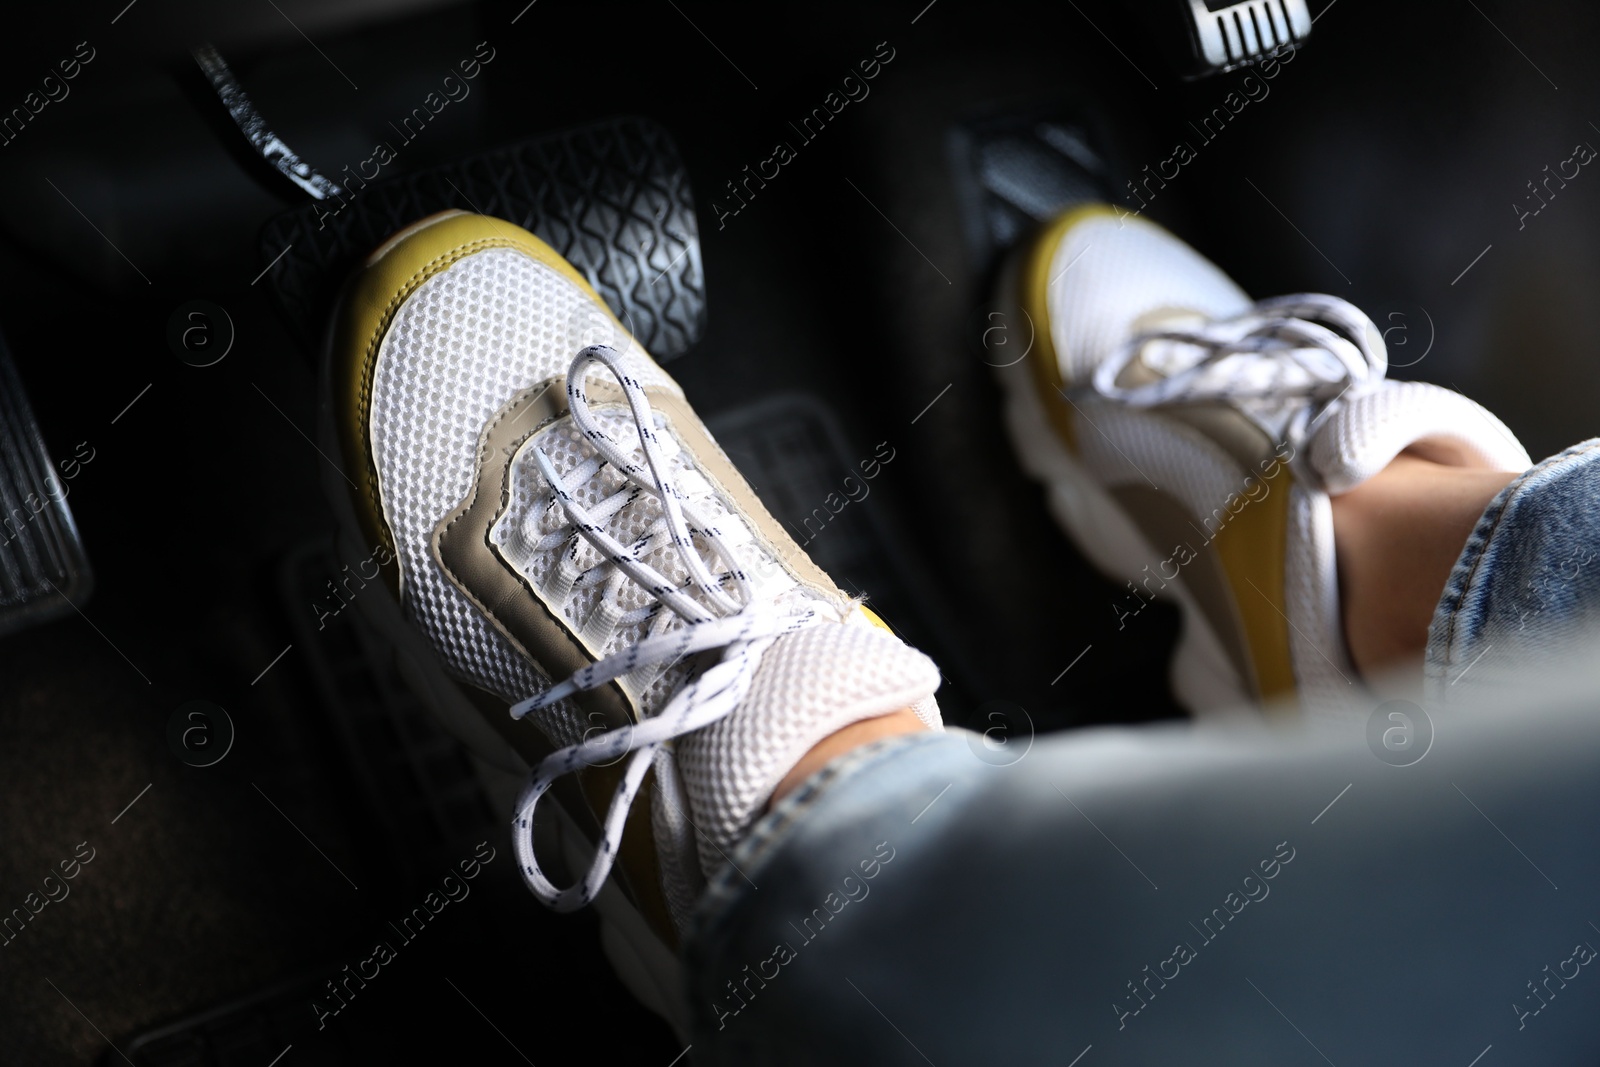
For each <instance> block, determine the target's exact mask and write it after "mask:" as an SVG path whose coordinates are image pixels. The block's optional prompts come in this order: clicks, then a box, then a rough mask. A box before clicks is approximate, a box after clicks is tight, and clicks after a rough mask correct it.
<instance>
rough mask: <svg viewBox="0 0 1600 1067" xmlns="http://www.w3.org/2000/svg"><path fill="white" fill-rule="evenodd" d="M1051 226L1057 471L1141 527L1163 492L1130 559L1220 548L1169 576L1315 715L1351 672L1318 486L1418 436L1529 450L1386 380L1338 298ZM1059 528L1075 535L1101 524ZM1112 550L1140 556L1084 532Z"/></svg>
mask: <svg viewBox="0 0 1600 1067" xmlns="http://www.w3.org/2000/svg"><path fill="white" fill-rule="evenodd" d="M1050 239H1053V240H1055V242H1056V243H1055V244H1054V246H1053V248H1051V249H1049V255H1048V260H1041V261H1040V262H1041V263H1047V264H1048V266H1047V269H1048V272H1049V275H1048V280H1047V282H1046V284H1045V286H1044V292H1045V299H1046V302H1047V306H1046V309H1045V312H1044V313H1045V314H1046V316H1047V318H1048V323H1049V336H1050V341H1051V344H1052V346H1053V348H1054V353H1053V366H1052V367H1051V368H1049V369H1050V370H1051V371H1052V372H1053V374H1052V375H1047V376H1045V378H1044V380H1043V383H1042V384H1043V386H1044V387H1043V388H1042V389H1041V390H1040V393H1041V400H1042V401H1043V402H1044V403H1045V404H1046V405H1047V406H1048V407H1049V408H1051V409H1052V411H1053V413H1054V414H1055V417H1056V422H1057V425H1058V426H1066V427H1067V428H1068V430H1069V431H1070V432H1069V433H1068V435H1067V440H1066V442H1065V443H1066V444H1067V445H1068V446H1069V448H1070V451H1071V453H1072V456H1073V457H1074V458H1073V461H1072V462H1071V463H1070V464H1068V465H1067V468H1064V469H1070V470H1072V471H1076V472H1081V474H1082V476H1084V477H1087V478H1089V479H1091V480H1092V481H1093V482H1095V483H1097V484H1098V485H1100V486H1102V487H1104V488H1105V489H1108V490H1109V491H1110V492H1111V493H1112V494H1113V496H1114V497H1115V498H1116V500H1117V502H1118V506H1120V507H1122V508H1123V509H1124V510H1125V511H1127V512H1128V513H1129V514H1132V515H1133V516H1134V521H1135V523H1136V525H1141V526H1142V528H1143V530H1144V533H1145V534H1146V536H1147V537H1150V538H1156V537H1157V536H1158V535H1156V534H1155V533H1153V532H1152V531H1153V530H1154V529H1155V528H1156V527H1158V526H1160V527H1161V529H1162V531H1163V533H1164V534H1166V535H1168V536H1169V537H1170V536H1171V531H1172V529H1173V528H1174V524H1173V523H1171V522H1167V523H1166V524H1165V525H1164V526H1162V525H1161V524H1160V523H1158V522H1155V521H1154V520H1153V519H1152V515H1153V514H1155V513H1157V512H1159V511H1161V508H1160V507H1157V506H1152V505H1151V504H1150V498H1151V497H1161V498H1164V499H1168V500H1171V501H1174V502H1175V503H1176V505H1177V507H1178V509H1179V510H1178V514H1179V515H1180V517H1181V518H1182V520H1183V521H1181V522H1179V523H1177V524H1176V526H1177V527H1178V528H1179V535H1181V536H1182V538H1183V541H1182V542H1181V544H1180V545H1179V546H1178V547H1177V549H1176V550H1174V548H1173V546H1172V545H1170V543H1166V542H1162V541H1160V540H1153V542H1152V543H1148V544H1145V545H1142V546H1141V547H1140V548H1139V549H1136V550H1135V551H1136V552H1139V551H1142V552H1143V553H1144V554H1145V555H1148V556H1149V557H1150V558H1149V559H1148V560H1146V561H1145V562H1146V563H1147V564H1148V567H1147V570H1146V573H1147V574H1148V573H1149V572H1150V571H1153V570H1156V569H1157V568H1159V567H1162V566H1166V567H1167V568H1168V569H1172V568H1173V567H1174V566H1176V569H1177V570H1178V571H1181V570H1182V568H1183V567H1184V566H1187V565H1188V563H1189V560H1190V559H1192V558H1194V557H1195V556H1200V555H1204V554H1206V553H1210V555H1208V556H1207V557H1206V558H1207V559H1212V560H1218V559H1220V565H1219V566H1218V570H1219V571H1220V572H1222V574H1223V578H1224V579H1225V581H1224V582H1222V583H1220V584H1213V585H1211V586H1207V585H1206V583H1205V582H1203V581H1200V580H1199V579H1200V577H1201V576H1200V575H1199V574H1198V573H1197V572H1198V571H1199V570H1200V569H1201V568H1200V567H1195V568H1192V569H1191V570H1190V572H1189V574H1188V575H1187V576H1186V577H1185V578H1181V579H1178V580H1180V581H1187V583H1188V585H1189V586H1190V587H1192V588H1191V592H1190V593H1186V594H1185V595H1192V596H1194V598H1195V599H1196V600H1198V601H1200V602H1201V603H1200V609H1201V610H1202V611H1204V612H1205V613H1206V614H1207V616H1208V617H1209V619H1210V621H1211V624H1212V625H1213V626H1214V627H1215V628H1216V629H1217V630H1218V631H1227V630H1229V629H1232V630H1234V631H1236V632H1238V633H1239V634H1240V635H1241V636H1240V637H1238V638H1237V639H1236V640H1235V641H1233V642H1232V643H1231V644H1230V643H1229V642H1228V641H1227V640H1224V641H1223V642H1222V643H1223V645H1225V646H1227V647H1231V648H1232V649H1233V650H1234V670H1235V671H1236V673H1237V674H1238V675H1239V676H1240V679H1241V681H1242V682H1243V683H1244V691H1245V692H1247V693H1248V692H1250V691H1251V690H1252V689H1253V691H1254V696H1256V697H1271V696H1274V695H1286V694H1287V693H1290V692H1295V693H1297V694H1298V696H1299V698H1300V703H1301V707H1302V710H1303V711H1307V712H1313V713H1314V712H1316V711H1318V710H1319V709H1320V708H1325V707H1332V706H1336V705H1337V704H1338V703H1339V701H1340V699H1341V698H1342V697H1343V696H1344V695H1345V694H1348V693H1349V692H1350V690H1351V689H1352V688H1353V684H1354V683H1353V679H1354V677H1355V671H1354V669H1353V667H1351V665H1350V664H1349V661H1348V656H1347V655H1346V653H1345V650H1344V642H1343V638H1342V630H1341V626H1340V621H1339V611H1338V590H1337V574H1336V570H1335V562H1334V555H1333V526H1332V512H1331V508H1330V506H1329V502H1328V501H1329V495H1330V494H1337V493H1341V492H1346V491H1348V490H1349V489H1351V488H1354V487H1355V486H1356V485H1359V484H1360V483H1361V482H1362V481H1364V480H1365V479H1366V478H1369V477H1371V476H1372V475H1373V474H1375V473H1377V472H1378V471H1379V470H1381V469H1382V468H1383V467H1384V466H1385V465H1387V463H1388V462H1389V461H1390V460H1391V459H1393V458H1394V456H1395V455H1396V454H1398V453H1399V452H1400V451H1401V450H1402V449H1404V448H1406V447H1407V446H1409V445H1411V444H1413V443H1415V442H1417V441H1419V440H1422V439H1424V438H1438V439H1449V440H1451V441H1452V442H1454V443H1455V444H1457V445H1458V446H1460V450H1461V452H1462V453H1463V454H1464V455H1465V456H1467V457H1468V458H1470V459H1472V460H1474V461H1477V462H1482V463H1485V464H1488V465H1490V466H1494V467H1499V468H1502V469H1508V470H1519V469H1523V468H1524V467H1526V466H1527V463H1528V459H1527V455H1526V453H1525V452H1524V451H1523V450H1522V448H1521V446H1520V445H1519V444H1517V442H1516V440H1515V438H1514V437H1512V435H1511V434H1510V432H1509V430H1507V429H1506V428H1505V426H1504V425H1503V424H1502V423H1500V421H1499V420H1498V419H1495V418H1494V417H1493V416H1492V415H1490V414H1489V413H1488V412H1487V411H1484V410H1483V409H1482V408H1481V407H1479V406H1478V405H1477V404H1474V403H1473V402H1472V401H1470V400H1468V399H1466V398H1465V397H1462V396H1460V395H1459V394H1456V393H1453V392H1450V391H1448V390H1445V389H1440V388H1438V387H1436V386H1432V385H1427V384H1423V383H1399V382H1390V381H1387V380H1385V377H1384V375H1385V373H1386V369H1387V365H1386V360H1385V357H1384V352H1383V341H1382V338H1381V336H1380V335H1379V333H1378V331H1377V329H1376V327H1374V326H1373V325H1372V324H1371V322H1370V320H1368V319H1367V317H1366V316H1365V315H1363V314H1361V313H1360V312H1359V311H1358V310H1356V309H1355V308H1353V307H1352V306H1351V305H1349V304H1348V303H1346V302H1344V301H1342V300H1339V299H1338V298H1335V297H1321V296H1303V297H1284V298H1279V299H1278V300H1274V301H1263V302H1260V303H1253V302H1252V301H1251V300H1250V299H1249V297H1248V296H1247V295H1246V294H1245V293H1244V292H1243V291H1242V290H1241V289H1239V287H1238V286H1237V285H1235V284H1234V283H1233V282H1232V281H1230V280H1229V279H1228V278H1227V276H1226V275H1224V274H1223V273H1222V272H1221V271H1220V270H1219V269H1218V268H1216V267H1215V266H1214V265H1212V264H1211V263H1210V262H1208V261H1207V260H1205V259H1204V258H1203V257H1201V256H1200V255H1199V254H1198V253H1196V252H1195V251H1194V250H1192V249H1190V248H1189V247H1188V246H1187V245H1185V244H1184V243H1183V242H1181V241H1179V240H1178V239H1177V238H1175V237H1173V236H1172V235H1171V234H1169V233H1168V232H1166V231H1165V230H1163V229H1161V228H1160V227H1158V226H1156V225H1154V224H1152V223H1149V222H1147V221H1145V220H1143V219H1137V218H1118V217H1117V216H1116V215H1115V214H1114V213H1113V212H1112V211H1111V210H1109V209H1096V208H1090V209H1087V210H1080V212H1078V213H1076V214H1075V215H1073V216H1069V217H1068V218H1067V219H1064V220H1063V221H1062V222H1061V223H1060V224H1058V228H1057V229H1056V230H1055V231H1054V233H1053V234H1052V235H1051V238H1050ZM1051 393H1054V394H1056V395H1050V394H1051ZM1291 472H1292V473H1291ZM1146 490H1148V492H1146ZM1074 525H1075V527H1076V528H1075V529H1074V530H1073V532H1074V533H1075V535H1076V536H1078V537H1079V539H1080V540H1088V541H1093V540H1095V539H1096V538H1101V539H1103V538H1105V537H1106V536H1108V532H1107V531H1098V532H1097V531H1096V530H1094V529H1093V528H1092V524H1091V523H1086V522H1084V521H1081V520H1080V521H1078V522H1076V523H1075V524H1074ZM1182 527H1187V530H1183V529H1182ZM1174 551H1176V552H1177V554H1178V557H1179V562H1178V564H1176V565H1174V564H1173V563H1172V559H1173V554H1174ZM1090 554H1091V555H1092V556H1093V555H1096V552H1095V550H1094V548H1093V547H1091V549H1090ZM1113 555H1118V556H1119V557H1120V558H1119V562H1120V563H1122V564H1123V566H1122V569H1124V570H1129V569H1131V570H1132V571H1137V570H1138V569H1139V564H1138V563H1137V562H1134V561H1133V560H1132V559H1131V557H1130V556H1129V555H1128V554H1127V551H1126V550H1125V549H1124V550H1123V551H1121V552H1120V553H1118V552H1114V551H1111V550H1108V549H1106V548H1105V547H1104V546H1101V550H1100V552H1099V554H1098V558H1100V559H1101V560H1106V559H1109V558H1110V557H1111V556H1113ZM1204 565H1205V564H1202V565H1201V567H1203V566H1204ZM1161 573H1162V574H1163V576H1164V578H1166V579H1174V578H1177V577H1178V576H1177V574H1175V573H1173V574H1169V573H1167V572H1166V571H1165V570H1163V571H1161ZM1134 580H1135V581H1137V580H1138V579H1137V578H1135V579H1134ZM1132 584H1133V583H1132V582H1130V587H1131V586H1132ZM1159 584H1160V585H1161V586H1163V587H1164V586H1165V581H1163V582H1161V583H1159ZM1193 590H1202V592H1199V593H1195V592H1193ZM1204 590H1209V591H1204ZM1144 591H1145V593H1146V594H1147V595H1149V594H1150V593H1151V592H1152V590H1151V588H1150V583H1149V581H1148V578H1147V579H1146V581H1145V583H1144ZM1136 592H1137V590H1136ZM1221 601H1226V603H1222V602H1221ZM1224 637H1225V638H1226V634H1224Z"/></svg>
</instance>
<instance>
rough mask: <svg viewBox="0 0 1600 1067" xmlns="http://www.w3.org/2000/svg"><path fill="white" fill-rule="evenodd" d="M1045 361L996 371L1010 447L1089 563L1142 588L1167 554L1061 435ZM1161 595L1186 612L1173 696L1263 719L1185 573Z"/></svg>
mask: <svg viewBox="0 0 1600 1067" xmlns="http://www.w3.org/2000/svg"><path fill="white" fill-rule="evenodd" d="M1014 277H1015V274H1014V269H1008V270H1007V271H1006V273H1005V275H1004V276H1003V277H1002V279H1001V282H1000V297H999V301H998V303H997V306H1000V307H1014V306H1016V305H1017V300H1016V298H1015V291H1016V286H1015V283H1014ZM1047 328H1048V326H1047V324H1046V323H1043V322H1039V323H1034V329H1035V330H1036V331H1037V330H1044V329H1047ZM1040 358H1043V357H1042V356H1041V354H1040V353H1038V352H1036V351H1030V352H1029V353H1028V354H1027V355H1026V356H1025V357H1023V359H1021V360H1018V361H1017V362H1016V363H1014V364H1012V365H1010V366H1008V367H995V368H994V370H995V377H996V379H997V380H998V381H999V382H1000V387H1001V389H1002V391H1003V392H1004V394H1005V423H1006V430H1007V432H1008V434H1009V436H1010V437H1011V443H1012V446H1013V447H1014V448H1015V449H1016V452H1017V456H1018V458H1019V459H1020V461H1021V463H1022V467H1023V469H1024V470H1025V471H1027V473H1028V474H1029V475H1030V476H1031V477H1033V478H1034V479H1036V480H1037V481H1039V482H1042V483H1043V484H1044V486H1045V488H1046V490H1047V491H1048V499H1049V505H1050V512H1051V514H1052V515H1053V516H1054V517H1055V519H1056V521H1057V523H1058V524H1059V525H1060V526H1061V528H1062V530H1063V531H1064V532H1065V533H1066V534H1067V536H1068V537H1070V538H1071V539H1072V541H1073V543H1074V544H1075V545H1077V546H1078V548H1079V550H1080V551H1082V552H1083V554H1084V555H1085V556H1086V557H1087V558H1088V559H1089V562H1090V563H1092V564H1094V566H1095V568H1096V569H1097V570H1099V571H1100V573H1101V574H1103V575H1105V576H1106V577H1107V578H1109V579H1110V580H1111V581H1113V582H1115V583H1117V584H1118V585H1119V586H1120V585H1123V584H1124V583H1128V582H1132V583H1133V584H1134V585H1135V587H1139V581H1140V579H1142V578H1144V577H1145V576H1146V572H1145V568H1146V567H1150V566H1153V565H1155V564H1156V563H1157V562H1158V561H1160V560H1163V559H1166V558H1167V556H1168V553H1167V552H1164V551H1158V550H1157V549H1156V548H1155V547H1153V546H1152V545H1151V544H1150V543H1149V541H1148V540H1147V539H1146V538H1145V536H1144V533H1143V531H1142V530H1140V528H1139V526H1138V524H1137V523H1135V522H1134V521H1133V519H1132V518H1130V517H1129V516H1128V514H1127V513H1126V512H1125V511H1123V509H1122V507H1121V506H1120V505H1118V504H1117V502H1116V500H1115V499H1113V498H1112V496H1111V495H1110V494H1109V493H1107V492H1106V491H1105V489H1104V487H1102V486H1101V485H1100V483H1099V482H1098V481H1097V480H1096V479H1095V478H1094V477H1093V476H1092V475H1091V474H1089V473H1088V472H1087V471H1086V470H1084V468H1083V466H1082V464H1080V463H1079V462H1078V461H1077V460H1076V459H1075V458H1074V457H1073V456H1072V454H1071V453H1070V452H1069V451H1068V450H1067V448H1066V446H1065V445H1064V444H1063V443H1062V441H1061V439H1060V437H1058V436H1057V434H1056V431H1055V428H1054V427H1053V426H1052V425H1051V424H1050V419H1049V416H1048V415H1047V413H1046V412H1045V410H1044V404H1043V402H1042V401H1041V400H1040V398H1039V395H1038V393H1037V392H1036V389H1037V385H1036V383H1035V381H1034V378H1033V373H1034V372H1033V369H1032V368H1031V367H1029V366H1028V365H1027V361H1028V360H1030V359H1040ZM1129 595H1132V594H1129ZM1155 596H1156V597H1157V598H1158V599H1161V600H1166V601H1170V602H1172V603H1174V604H1176V605H1177V606H1178V608H1179V610H1180V612H1181V613H1182V626H1181V628H1180V631H1179V636H1178V645H1177V648H1176V649H1175V651H1174V653H1173V657H1172V664H1171V668H1170V674H1169V677H1170V682H1171V686H1172V694H1173V697H1174V699H1176V700H1177V701H1178V703H1179V704H1182V705H1183V706H1184V707H1185V708H1186V709H1188V711H1189V713H1190V714H1191V715H1193V716H1194V717H1195V718H1196V719H1202V720H1206V721H1241V720H1243V721H1250V720H1254V719H1258V718H1259V715H1258V714H1256V713H1253V712H1251V711H1250V710H1249V709H1250V708H1251V706H1252V705H1253V704H1255V703H1256V700H1255V697H1254V695H1253V693H1252V692H1251V687H1250V686H1248V685H1247V684H1246V682H1245V680H1244V679H1243V678H1241V677H1240V675H1239V672H1238V670H1237V669H1235V667H1234V665H1233V662H1232V660H1231V658H1230V657H1229V656H1228V653H1227V651H1226V649H1225V646H1224V645H1223V643H1222V640H1221V638H1220V637H1218V636H1217V632H1216V630H1215V629H1213V627H1212V626H1211V623H1210V621H1209V620H1208V619H1207V617H1206V614H1205V612H1204V611H1202V610H1201V609H1200V605H1199V604H1198V603H1197V602H1196V601H1195V598H1194V594H1193V593H1192V592H1191V591H1190V590H1189V588H1188V586H1187V584H1186V583H1185V582H1184V581H1183V578H1182V575H1181V574H1180V575H1179V577H1178V578H1176V579H1174V580H1171V581H1168V582H1167V583H1166V585H1165V586H1164V588H1162V589H1161V590H1159V591H1157V592H1156V593H1155ZM1107 610H1108V611H1111V610H1113V604H1108V605H1107ZM1129 625H1132V626H1137V623H1136V622H1130V623H1129Z"/></svg>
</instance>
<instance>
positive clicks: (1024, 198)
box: [952, 102, 1117, 267]
mask: <svg viewBox="0 0 1600 1067" xmlns="http://www.w3.org/2000/svg"><path fill="white" fill-rule="evenodd" d="M952 132H953V134H954V136H953V138H952V145H953V148H954V156H955V164H956V166H955V174H954V176H955V179H956V185H957V189H958V191H959V193H960V202H961V213H962V221H963V223H964V224H965V227H966V229H967V232H968V236H969V238H970V240H971V243H972V247H974V248H977V249H982V250H983V252H982V254H983V256H984V258H985V260H986V261H987V264H988V266H990V267H992V266H993V263H994V260H995V258H996V257H998V256H999V255H1001V254H1003V253H1004V252H1006V251H1007V250H1008V249H1010V248H1011V247H1012V246H1014V245H1015V244H1016V243H1017V242H1018V241H1020V240H1021V239H1022V238H1024V237H1026V236H1027V235H1028V234H1029V233H1031V232H1033V230H1034V229H1035V228H1036V227H1037V226H1039V225H1040V224H1041V223H1043V222H1046V221H1048V220H1049V219H1052V218H1054V217H1055V216H1057V215H1059V214H1060V213H1061V212H1063V211H1065V210H1067V209H1068V208H1069V207H1071V206H1072V205H1073V204H1075V203H1081V202H1084V201H1089V200H1104V201H1112V200H1116V199H1117V196H1116V194H1115V193H1114V192H1113V191H1112V190H1113V189H1115V187H1116V184H1115V180H1114V178H1113V172H1114V167H1113V164H1112V161H1111V159H1110V158H1109V155H1108V153H1107V151H1106V149H1105V147H1104V146H1105V145H1106V143H1107V139H1106V138H1105V137H1104V136H1103V135H1102V133H1101V123H1100V122H1099V120H1098V119H1096V118H1095V117H1094V116H1092V115H1090V114H1088V113H1086V112H1085V111H1083V110H1082V109H1081V108H1078V107H1075V106H1073V105H1070V104H1060V103H1051V102H1046V103H1042V104H1038V105H1035V106H1029V107H1020V108H1017V109H1015V110H1007V111H1003V112H1000V113H996V114H990V115H985V116H982V117H979V118H975V119H973V120H971V121H968V122H966V123H963V124H962V125H960V126H957V127H956V128H955V129H954V130H953V131H952Z"/></svg>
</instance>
